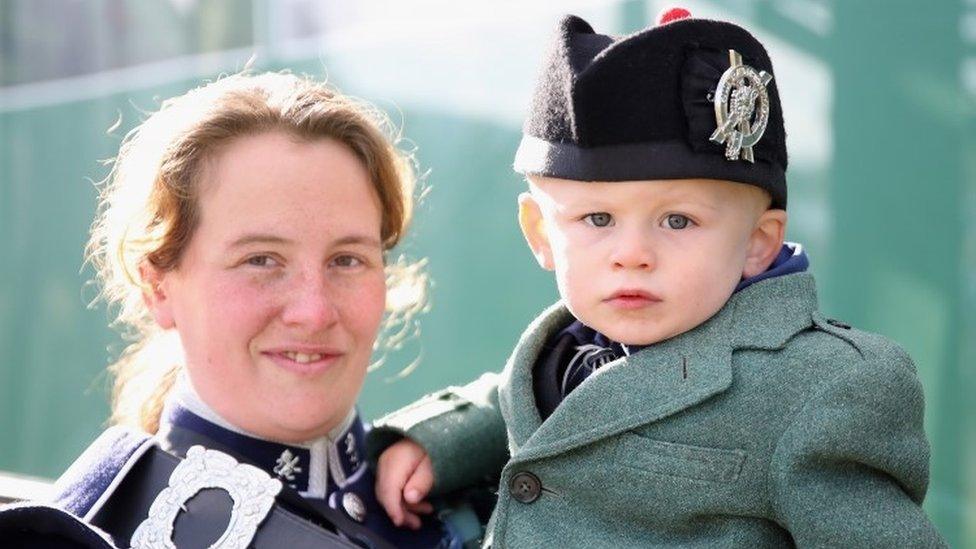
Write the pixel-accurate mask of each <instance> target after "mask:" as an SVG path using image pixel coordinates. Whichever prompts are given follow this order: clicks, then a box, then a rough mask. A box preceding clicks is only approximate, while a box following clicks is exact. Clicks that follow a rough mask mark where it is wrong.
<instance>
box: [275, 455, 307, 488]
mask: <svg viewBox="0 0 976 549" xmlns="http://www.w3.org/2000/svg"><path fill="white" fill-rule="evenodd" d="M299 459H301V456H296V455H293V454H292V453H291V451H290V450H288V449H287V448H286V449H285V451H284V452H282V453H281V455H280V456H278V459H277V460H276V461H275V466H274V469H273V470H272V471H273V472H274V474H276V475H278V476H279V477H281V478H283V479H285V480H288V481H292V480H295V473H301V472H302V468H301V467H299V466H298V460H299Z"/></svg>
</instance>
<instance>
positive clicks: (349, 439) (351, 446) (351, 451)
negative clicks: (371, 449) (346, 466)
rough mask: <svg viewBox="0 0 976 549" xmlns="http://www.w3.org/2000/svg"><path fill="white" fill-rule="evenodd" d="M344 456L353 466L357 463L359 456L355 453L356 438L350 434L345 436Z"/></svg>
mask: <svg viewBox="0 0 976 549" xmlns="http://www.w3.org/2000/svg"><path fill="white" fill-rule="evenodd" d="M346 455H347V456H349V461H350V462H352V464H353V465H356V464H357V463H359V454H358V453H357V452H356V437H354V436H353V434H352V433H349V434H348V435H346Z"/></svg>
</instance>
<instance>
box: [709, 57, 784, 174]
mask: <svg viewBox="0 0 976 549" xmlns="http://www.w3.org/2000/svg"><path fill="white" fill-rule="evenodd" d="M729 64H730V65H731V66H730V67H729V68H728V70H726V71H725V72H724V73H723V74H722V77H721V78H720V79H719V81H718V86H717V87H716V88H715V99H714V103H715V123H716V124H717V125H718V127H717V128H716V129H715V132H714V133H713V134H712V136H711V137H710V138H709V139H710V140H711V141H712V142H713V143H717V144H719V145H721V144H722V143H725V158H727V159H728V160H738V159H739V158H742V159H744V160H748V161H749V162H753V161H754V159H753V156H752V146H753V145H755V144H756V143H758V142H759V138H761V137H762V135H763V132H765V131H766V124H767V123H768V122H769V92H767V91H766V85H767V84H769V83H770V82H771V81H772V80H773V75H771V74H769V73H768V72H766V71H758V72H757V71H756V69H754V68H752V67H750V66H749V65H743V64H742V56H741V55H739V52H737V51H735V50H729Z"/></svg>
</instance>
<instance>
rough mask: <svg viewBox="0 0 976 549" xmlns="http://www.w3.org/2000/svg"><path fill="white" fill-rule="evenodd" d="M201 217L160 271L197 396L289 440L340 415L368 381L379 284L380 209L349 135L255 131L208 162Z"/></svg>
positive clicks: (160, 314)
mask: <svg viewBox="0 0 976 549" xmlns="http://www.w3.org/2000/svg"><path fill="white" fill-rule="evenodd" d="M199 190H200V196H199V212H200V219H199V224H198V226H197V228H196V231H195V233H194V234H193V237H192V239H191V241H190V243H189V245H188V246H187V248H186V250H184V253H183V255H182V257H181V259H180V263H179V265H178V267H177V268H176V269H174V270H171V271H168V272H165V273H150V277H155V279H156V281H157V284H156V290H155V291H154V292H153V293H152V295H150V296H148V300H149V302H150V305H151V306H152V309H153V312H154V314H155V317H156V320H157V322H158V323H159V324H160V325H161V326H162V327H164V328H175V329H176V331H177V332H178V333H179V336H180V339H181V341H182V344H183V349H184V351H185V356H186V367H187V370H188V373H189V376H190V380H191V381H192V383H193V386H194V388H195V389H196V391H197V392H198V393H199V395H200V396H201V398H202V399H203V400H204V402H206V403H207V404H208V405H209V406H210V407H212V408H213V409H214V410H215V411H216V412H217V413H218V414H220V415H221V416H222V417H223V418H224V419H226V420H228V421H230V422H231V423H233V424H235V425H237V426H238V427H241V428H243V429H245V430H247V431H250V432H252V433H255V434H258V435H260V436H263V437H267V438H271V439H275V440H280V441H283V442H295V441H301V440H308V439H310V438H314V437H316V436H319V435H323V434H325V433H327V432H328V431H329V430H331V429H332V428H333V427H335V426H336V425H337V424H338V423H339V422H341V421H342V420H343V419H344V418H345V416H346V414H347V413H348V412H349V410H350V408H351V407H352V406H353V404H354V403H355V401H356V398H357V396H358V394H359V390H360V388H361V387H362V384H363V378H364V376H365V374H366V367H367V365H368V363H369V359H370V354H371V351H372V347H373V342H374V340H375V338H376V334H377V331H378V329H379V324H380V321H381V320H382V316H383V310H384V304H385V297H386V285H385V276H384V270H383V249H382V244H381V241H380V220H381V210H380V203H379V199H378V197H377V196H376V192H375V191H374V189H373V185H372V183H371V182H370V179H369V176H368V174H367V172H366V169H365V168H364V166H363V165H362V164H361V163H360V162H359V160H358V159H357V158H356V157H355V156H354V155H353V153H352V152H351V151H350V150H349V149H348V148H347V147H346V146H344V145H342V144H340V143H339V142H337V141H333V140H328V139H323V140H318V141H313V142H305V141H300V140H297V139H296V138H293V137H291V136H288V135H285V134H283V133H276V132H271V133H264V134H258V135H253V136H248V137H244V138H240V139H237V140H235V141H232V142H231V143H229V144H228V145H226V146H224V147H222V148H221V149H219V152H218V153H217V154H216V155H215V156H214V157H213V158H212V159H211V160H210V161H209V162H206V163H205V166H203V170H202V172H201V176H200V183H199Z"/></svg>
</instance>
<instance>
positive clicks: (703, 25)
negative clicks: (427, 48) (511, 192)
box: [515, 10, 786, 208]
mask: <svg viewBox="0 0 976 549" xmlns="http://www.w3.org/2000/svg"><path fill="white" fill-rule="evenodd" d="M675 11H680V12H682V13H680V14H678V15H677V17H679V18H678V19H676V20H675V17H674V16H675ZM682 16H684V18H681V17H682ZM661 20H662V21H666V22H663V23H661V24H659V25H657V26H655V27H652V28H648V29H645V30H643V31H640V32H638V33H635V34H631V35H629V36H624V37H613V36H607V35H602V34H596V33H595V32H594V31H593V28H592V27H591V26H590V25H589V24H588V23H587V22H586V21H583V20H582V19H580V18H579V17H576V16H572V15H570V16H566V17H565V18H564V19H563V20H562V21H561V22H560V24H559V29H558V32H557V36H556V38H555V41H554V44H553V47H552V49H551V51H550V53H549V55H548V58H547V59H546V61H545V63H544V65H543V69H542V74H541V75H540V77H539V82H538V84H537V86H536V89H535V95H534V97H533V100H532V106H531V110H530V111H529V115H528V119H527V120H526V122H525V126H524V127H523V137H522V143H521V144H520V145H519V149H518V152H517V153H516V154H515V170H516V171H518V172H520V173H523V174H527V175H542V176H549V177H558V178H563V179H574V180H579V181H632V180H643V179H687V178H709V179H725V180H729V181H736V182H740V183H747V184H750V185H755V186H757V187H760V188H762V189H764V190H766V191H767V192H769V194H770V195H771V196H772V207H774V208H785V207H786V133H785V131H784V129H783V111H782V108H781V107H780V103H779V93H778V91H777V88H776V80H775V79H774V78H773V77H772V76H773V66H772V63H771V62H770V60H769V55H767V53H766V49H765V48H763V46H762V44H760V43H759V41H758V40H756V38H755V37H753V36H752V35H751V34H749V32H748V31H746V30H745V29H743V28H741V27H739V26H736V25H733V24H731V23H726V22H722V21H711V20H707V19H694V18H688V17H687V12H684V11H683V10H673V11H672V12H668V13H665V14H664V16H662V18H661Z"/></svg>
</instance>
